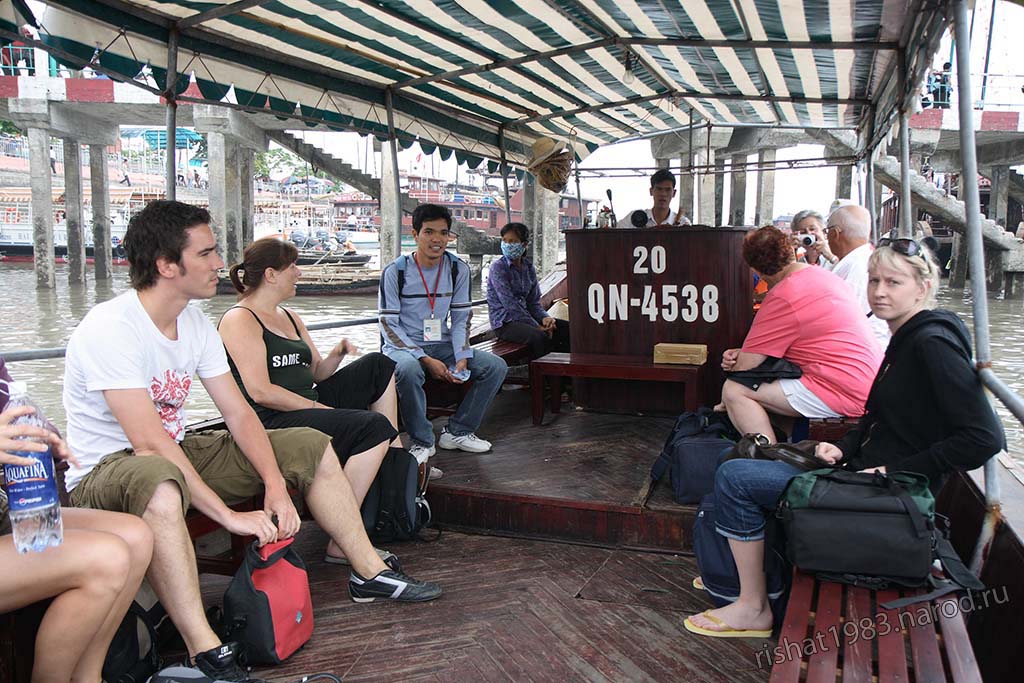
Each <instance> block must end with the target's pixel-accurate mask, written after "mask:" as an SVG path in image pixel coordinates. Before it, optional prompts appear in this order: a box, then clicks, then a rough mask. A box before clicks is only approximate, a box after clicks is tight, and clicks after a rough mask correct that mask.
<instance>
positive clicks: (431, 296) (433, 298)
mask: <svg viewBox="0 0 1024 683" xmlns="http://www.w3.org/2000/svg"><path fill="white" fill-rule="evenodd" d="M412 262H413V263H415V264H416V270H418V271H420V280H423V291H424V292H425V293H426V295H427V303H429V304H430V317H431V318H433V317H434V302H435V301H437V287H438V285H440V284H441V269H442V267H443V266H444V259H443V258H442V259H441V260H440V261H438V262H437V279H436V280H434V293H433V294H431V293H430V290H429V289H427V278H425V277H423V269H422V268H420V262H419V261H418V260H417V259H416V255H415V254H413V256H412Z"/></svg>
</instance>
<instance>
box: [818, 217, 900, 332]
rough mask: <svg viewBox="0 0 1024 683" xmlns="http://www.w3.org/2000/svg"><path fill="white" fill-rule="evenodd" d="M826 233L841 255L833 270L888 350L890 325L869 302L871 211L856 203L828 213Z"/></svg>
mask: <svg viewBox="0 0 1024 683" xmlns="http://www.w3.org/2000/svg"><path fill="white" fill-rule="evenodd" d="M826 235H827V236H828V244H829V246H830V247H831V248H832V251H833V253H834V254H835V255H836V257H837V258H838V260H837V261H836V262H835V265H834V266H833V267H832V272H833V273H835V274H836V275H837V276H839V277H841V278H842V279H843V280H844V281H845V282H846V284H848V285H849V286H850V289H852V290H853V295H854V296H855V297H856V298H857V302H858V303H859V304H860V308H861V311H862V312H863V313H864V315H865V316H867V318H868V324H869V325H870V326H871V333H872V334H873V335H874V336H875V340H876V341H877V342H878V345H879V348H881V350H882V351H885V347H886V346H888V345H889V336H890V335H889V326H888V325H887V324H886V322H885V321H884V320H882V319H881V318H878V317H877V316H875V315H873V314H872V313H871V306H870V305H869V304H868V259H870V258H871V253H872V251H874V247H873V246H872V245H871V212H869V211H868V210H867V209H865V208H864V207H863V206H857V205H856V204H853V205H847V206H840V207H839V208H838V209H836V210H835V211H833V212H832V213H831V214H829V217H828V226H827V227H826Z"/></svg>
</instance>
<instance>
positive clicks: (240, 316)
mask: <svg viewBox="0 0 1024 683" xmlns="http://www.w3.org/2000/svg"><path fill="white" fill-rule="evenodd" d="M298 257H299V250H298V249H297V248H296V247H295V245H294V244H292V243H291V242H282V241H281V240H277V239H274V238H272V237H264V238H263V239H258V240H256V241H255V242H253V243H252V244H251V245H249V247H247V248H246V250H245V252H244V254H243V259H244V260H243V262H242V263H237V264H235V265H233V266H232V267H231V271H230V272H231V281H232V283H233V284H234V286H235V289H236V290H237V291H238V293H239V297H238V298H239V304H238V305H237V306H235V307H234V308H231V309H228V311H227V312H226V313H225V314H224V316H223V318H221V321H220V324H219V325H218V331H219V332H220V336H221V339H223V340H224V347H225V348H226V349H227V352H228V365H229V366H230V368H231V375H232V377H234V379H235V382H237V383H238V388H239V389H241V391H242V395H243V396H244V397H245V399H246V400H247V401H248V402H249V405H251V406H252V407H253V409H254V410H255V411H256V415H257V416H258V417H259V418H260V422H261V423H263V426H264V427H266V428H267V429H283V428H288V427H312V428H314V429H317V430H319V431H321V432H323V433H324V434H327V435H328V436H330V437H331V446H332V448H333V449H334V453H335V454H336V455H337V456H338V458H339V459H340V461H341V464H342V468H343V469H344V471H345V476H346V478H347V479H348V481H349V484H350V485H351V486H352V493H353V494H354V495H355V499H356V504H358V505H362V503H363V499H364V498H365V497H366V492H367V491H369V490H370V485H371V484H372V483H373V480H374V477H376V476H377V470H378V469H380V464H381V461H382V460H383V459H384V456H385V455H386V454H387V451H388V448H389V446H390V447H394V448H401V447H402V443H401V441H399V440H398V396H397V394H396V392H395V380H394V371H395V364H394V362H393V361H392V360H391V359H390V358H388V357H387V356H385V355H383V354H381V353H371V354H368V355H366V356H363V357H361V358H359V359H358V360H356V361H354V362H352V363H349V364H348V365H345V366H344V367H342V365H341V364H342V361H343V360H344V359H345V358H346V356H348V357H351V356H353V355H355V354H356V353H357V352H358V350H357V349H356V347H355V345H354V344H353V343H352V342H350V341H349V340H348V339H344V338H342V339H341V340H340V341H339V342H338V343H337V344H336V345H335V346H334V348H332V349H331V350H330V351H329V352H328V353H327V355H326V356H321V355H320V352H319V351H318V350H317V348H316V345H315V344H314V343H313V340H312V339H311V338H310V336H309V330H307V329H306V325H305V323H303V322H302V318H300V317H299V315H298V314H297V313H296V312H294V311H291V310H288V309H287V308H284V307H283V306H282V305H281V304H283V303H284V302H285V301H287V300H288V299H291V298H292V297H293V296H295V284H296V283H297V282H298V279H299V274H300V273H299V267H298V266H297V265H296V261H297V260H298ZM339 368H340V369H339ZM371 411H372V412H371ZM378 554H379V555H381V556H382V557H383V558H384V559H385V561H387V560H388V559H390V558H393V557H394V555H393V554H391V553H389V552H387V551H383V550H378ZM326 560H327V561H328V562H336V563H339V562H345V563H347V560H346V559H345V558H344V556H343V555H342V554H341V551H340V549H339V548H338V547H337V546H335V545H334V544H333V543H331V544H330V545H329V546H328V548H327V555H326ZM392 562H393V563H394V561H393V560H392ZM395 565H396V568H397V563H395Z"/></svg>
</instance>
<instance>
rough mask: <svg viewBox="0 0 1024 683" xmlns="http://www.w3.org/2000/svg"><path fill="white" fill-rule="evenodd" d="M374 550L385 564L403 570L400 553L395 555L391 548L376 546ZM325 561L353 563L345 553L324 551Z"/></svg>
mask: <svg viewBox="0 0 1024 683" xmlns="http://www.w3.org/2000/svg"><path fill="white" fill-rule="evenodd" d="M373 550H374V552H376V553H377V557H379V558H380V559H381V560H383V561H384V564H386V565H387V566H389V567H391V568H392V569H394V570H395V571H396V572H400V571H402V563H401V562H400V561H399V560H398V555H395V554H394V553H393V552H391V551H390V550H384V548H374V549H373ZM324 562H326V563H327V564H346V565H348V564H352V563H351V562H349V561H348V558H347V557H345V556H344V555H341V556H337V555H331V554H329V553H324Z"/></svg>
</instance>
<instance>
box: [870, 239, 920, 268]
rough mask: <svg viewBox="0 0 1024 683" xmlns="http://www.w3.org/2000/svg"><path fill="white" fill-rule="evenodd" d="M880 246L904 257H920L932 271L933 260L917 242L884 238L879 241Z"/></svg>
mask: <svg viewBox="0 0 1024 683" xmlns="http://www.w3.org/2000/svg"><path fill="white" fill-rule="evenodd" d="M878 246H879V247H889V248H891V249H892V250H893V251H895V252H896V253H897V254H903V255H904V256H920V257H921V258H922V259H924V263H925V266H927V267H928V270H929V271H931V267H932V264H931V260H930V259H929V258H928V255H927V254H926V253H925V250H924V247H922V246H921V245H920V243H919V242H917V240H912V239H910V238H909V237H896V238H892V237H883V238H882V239H880V240H878Z"/></svg>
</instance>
